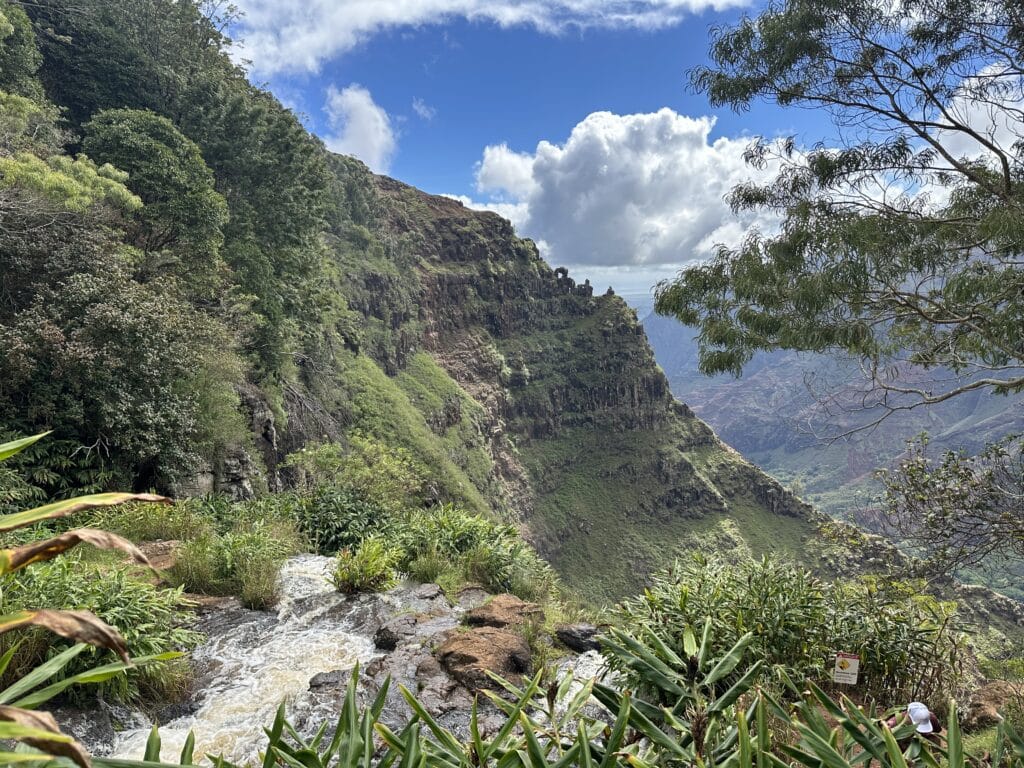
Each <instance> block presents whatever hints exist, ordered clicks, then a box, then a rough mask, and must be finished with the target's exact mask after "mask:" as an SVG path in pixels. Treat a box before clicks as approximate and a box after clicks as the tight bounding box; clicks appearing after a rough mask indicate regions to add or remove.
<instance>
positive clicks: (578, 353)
mask: <svg viewBox="0 0 1024 768" xmlns="http://www.w3.org/2000/svg"><path fill="white" fill-rule="evenodd" d="M334 170H335V173H336V174H337V176H338V180H339V188H343V189H344V190H346V192H345V195H344V197H343V205H341V206H340V211H341V217H340V220H339V222H338V224H337V226H336V227H335V228H334V229H333V231H332V233H331V234H330V235H329V237H328V242H327V246H328V248H330V249H331V253H332V257H333V259H334V260H335V263H336V264H337V267H338V269H339V270H341V272H342V273H343V274H344V275H345V277H346V281H345V284H346V286H347V288H346V292H345V296H344V299H345V301H346V304H347V307H348V313H349V314H348V315H347V319H346V322H347V323H348V325H349V326H350V328H351V332H350V333H348V335H347V336H346V337H345V338H346V341H345V344H344V348H340V349H337V350H336V351H335V355H334V360H335V367H334V368H333V369H331V370H324V369H322V368H319V369H315V370H314V369H312V368H309V367H303V366H302V365H301V363H300V369H301V370H300V375H299V382H300V384H299V385H297V386H295V387H292V388H290V389H289V391H286V392H285V393H284V410H285V412H286V419H281V420H280V421H281V423H278V424H276V425H274V424H272V425H268V424H266V423H263V422H265V421H266V419H265V415H266V409H260V408H256V407H253V408H252V410H253V412H254V414H256V416H257V420H259V421H261V423H262V426H261V429H260V433H261V435H262V436H263V438H264V440H263V442H264V449H265V450H264V453H265V458H267V459H268V464H269V465H270V466H271V467H272V466H273V464H274V461H275V455H276V456H277V457H280V456H283V455H284V454H286V453H287V452H288V451H290V450H293V449H294V448H295V447H297V446H299V445H301V444H303V443H305V442H307V441H309V440H313V439H321V438H322V437H324V436H326V437H329V438H334V437H338V436H341V435H344V434H345V433H347V432H351V431H353V430H359V431H363V432H369V433H371V434H375V435H377V436H379V437H382V438H385V439H389V440H394V441H397V442H398V443H399V444H401V445H403V446H405V447H406V448H408V449H409V450H410V451H412V452H413V453H414V454H415V455H416V456H417V457H419V458H420V459H421V460H422V461H423V462H424V463H426V464H427V465H428V466H429V467H431V469H432V470H433V472H434V474H435V475H436V476H437V478H438V481H437V486H438V487H437V489H436V492H437V496H438V498H440V499H445V498H450V499H454V500H457V501H459V502H461V503H464V504H466V505H467V506H470V507H472V508H476V509H482V510H490V511H492V512H494V513H496V514H499V515H501V516H503V517H505V518H506V519H509V520H513V521H515V522H516V523H517V524H519V525H520V526H521V527H522V528H523V530H524V532H525V533H526V534H527V536H528V538H529V539H530V540H531V541H532V542H533V543H534V544H535V545H536V546H537V547H538V549H539V550H540V551H541V552H542V553H543V554H544V555H545V556H546V557H547V558H548V559H549V560H550V561H551V562H552V563H553V564H554V565H555V566H556V568H558V570H559V571H560V572H561V573H562V575H563V576H564V577H565V579H566V580H567V582H568V583H569V584H570V585H571V586H572V587H573V588H575V589H578V590H579V591H580V593H581V594H582V595H584V596H585V597H587V598H588V599H590V600H593V601H606V600H611V599H614V598H617V597H620V596H623V595H625V594H627V593H630V592H633V591H635V590H637V589H638V588H640V587H641V586H642V583H643V579H644V576H645V575H646V574H647V573H648V572H649V571H650V570H651V569H653V568H656V567H658V566H661V565H664V564H666V563H668V562H670V561H671V559H672V558H673V557H675V556H676V555H678V554H680V553H681V552H682V551H684V550H686V549H691V548H694V547H699V546H701V545H702V543H701V538H702V537H707V536H714V535H715V532H716V531H717V529H718V528H719V527H720V526H721V524H722V523H723V522H725V521H734V522H735V527H736V529H737V530H739V531H740V535H741V536H742V538H743V541H744V543H745V545H746V546H748V547H749V548H750V550H751V551H752V552H754V553H760V552H764V551H767V550H778V551H782V552H786V553H790V554H793V555H797V556H800V555H801V552H802V549H803V547H804V544H805V542H806V541H807V540H808V537H810V536H812V535H813V529H814V515H813V513H812V511H811V510H810V508H809V507H808V506H806V505H804V504H803V503H801V502H800V501H799V500H797V499H796V498H794V497H793V496H792V495H791V494H789V493H788V492H787V491H785V490H784V489H783V488H782V487H781V486H780V485H779V484H778V483H776V482H775V481H774V480H772V479H771V478H769V477H768V476H767V475H765V474H763V473H762V472H760V471H759V470H757V469H756V468H755V467H753V466H752V465H750V464H748V463H747V462H745V461H744V460H743V459H742V458H741V457H740V456H739V454H737V453H736V452H735V451H733V450H731V449H730V448H729V447H727V446H726V445H724V444H723V443H722V442H721V441H720V440H718V438H717V437H716V436H715V434H714V433H713V432H712V430H711V429H710V428H709V427H708V426H707V425H706V424H704V423H703V422H702V421H700V420H699V419H698V418H696V417H695V416H694V415H693V413H692V412H691V411H690V409H689V408H687V406H685V405H684V404H682V403H680V402H678V401H676V400H675V399H674V398H673V396H672V394H671V392H670V391H669V386H668V382H667V380H666V378H665V376H664V374H663V373H662V371H661V369H660V368H659V367H658V366H657V364H656V363H655V360H654V356H653V353H652V351H651V348H650V346H649V345H648V343H647V339H646V337H645V335H644V331H643V328H642V327H641V325H640V324H639V322H638V321H637V317H636V314H635V313H634V312H633V310H631V309H630V308H629V307H628V306H627V305H626V304H625V303H624V302H623V301H622V300H621V299H620V298H619V297H617V296H615V295H614V294H613V293H612V292H611V291H608V292H607V293H604V294H601V293H595V291H594V290H593V288H592V286H590V285H589V284H588V283H583V284H582V285H578V284H577V283H576V282H575V281H574V280H573V278H572V277H571V276H569V275H568V274H567V272H566V271H565V270H564V269H552V268H551V267H550V266H549V265H548V264H546V263H545V262H544V260H543V259H541V258H540V256H539V254H538V252H537V249H536V247H535V246H534V244H533V243H532V242H530V241H529V240H523V239H520V238H518V237H516V236H515V234H514V232H513V230H512V226H511V225H510V224H509V223H508V222H507V221H505V220H504V219H502V218H500V217H499V216H497V215H495V214H493V213H488V212H478V211H472V210H469V209H467V208H465V207H463V206H462V205H461V204H460V203H458V202H456V201H454V200H450V199H448V198H444V197H435V196H430V195H427V194H424V193H422V192H419V191H418V190H415V189H413V188H411V187H408V186H406V185H404V184H401V183H399V182H397V181H394V180H392V179H388V178H383V177H376V176H373V175H371V174H370V173H369V172H368V171H366V169H365V168H363V167H362V166H361V165H359V164H358V163H356V162H355V161H351V160H348V159H343V158H335V159H334ZM267 435H273V436H274V440H275V443H274V445H272V446H271V445H269V444H267V442H266V439H265V438H266V436H267ZM272 480H273V478H272Z"/></svg>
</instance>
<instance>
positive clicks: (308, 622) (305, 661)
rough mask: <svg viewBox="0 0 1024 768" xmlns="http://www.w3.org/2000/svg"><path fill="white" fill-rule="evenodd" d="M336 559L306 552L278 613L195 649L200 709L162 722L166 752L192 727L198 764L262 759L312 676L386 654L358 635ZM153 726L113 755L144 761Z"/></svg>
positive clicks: (296, 562)
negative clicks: (268, 732) (278, 722)
mask: <svg viewBox="0 0 1024 768" xmlns="http://www.w3.org/2000/svg"><path fill="white" fill-rule="evenodd" d="M332 564H333V560H332V559H330V558H326V557H318V556H315V555H301V556H299V557H295V558H292V559H290V560H288V561H287V563H285V565H284V567H283V568H282V569H281V575H280V579H281V582H280V585H281V588H280V593H281V595H282V598H281V602H280V603H279V604H278V606H277V610H276V614H275V613H257V612H246V619H245V620H243V621H242V622H241V623H238V624H236V625H235V626H232V627H230V628H228V629H227V630H226V631H224V632H223V633H211V634H210V636H209V637H208V639H207V640H206V641H205V642H204V643H203V644H202V645H200V646H199V647H198V648H197V649H196V650H195V651H194V653H193V659H194V660H195V662H196V668H197V669H198V670H200V674H199V678H198V680H197V681H196V682H197V686H196V688H197V690H198V691H200V693H199V694H198V698H197V699H196V701H195V702H194V706H193V711H192V712H191V713H190V714H188V715H185V716H182V717H179V718H177V719H174V720H171V721H170V722H167V723H161V724H160V737H161V740H162V744H163V749H162V753H161V754H162V757H163V758H164V759H165V760H168V759H176V758H177V757H178V755H179V754H180V751H181V748H182V746H183V744H184V743H185V739H186V738H187V737H188V734H189V732H190V731H192V732H194V733H195V739H196V744H195V757H196V762H198V758H199V757H200V756H201V755H203V754H208V755H211V756H216V755H222V756H223V757H224V758H225V759H227V760H229V761H231V762H246V761H249V760H253V759H255V758H256V756H257V753H258V751H259V749H260V748H261V747H263V746H264V745H265V742H266V737H265V735H264V733H263V728H264V727H265V726H269V725H270V723H271V722H272V720H273V718H274V715H275V713H276V711H277V708H278V706H279V705H280V704H281V701H282V700H287V701H288V702H289V709H292V708H293V707H301V705H302V699H303V697H305V696H307V695H308V694H307V692H308V689H309V681H310V678H312V677H313V676H314V675H316V674H317V673H320V672H330V671H334V670H347V669H350V668H351V667H352V666H353V665H355V664H356V663H357V662H359V663H361V664H365V663H366V662H368V661H370V660H372V659H374V658H375V657H377V656H379V655H380V653H379V652H378V651H377V650H376V649H375V648H374V645H373V640H372V638H371V637H370V636H369V635H367V634H365V633H359V632H358V631H357V628H358V623H359V622H358V618H356V617H355V616H353V611H352V606H353V600H352V598H346V597H345V596H343V595H340V594H339V593H338V592H337V591H335V589H334V588H333V587H332V586H331V584H330V582H329V580H328V575H329V573H330V569H331V566H332ZM150 727H151V725H150V724H146V725H145V726H138V727H135V728H132V729H131V730H127V731H123V732H122V733H121V734H119V737H118V740H117V742H116V743H115V745H114V750H113V754H112V756H113V757H121V758H131V759H141V758H142V755H143V753H144V751H145V745H146V739H147V737H148V736H149V730H150Z"/></svg>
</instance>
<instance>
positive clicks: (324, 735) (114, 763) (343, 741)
mask: <svg viewBox="0 0 1024 768" xmlns="http://www.w3.org/2000/svg"><path fill="white" fill-rule="evenodd" d="M691 640H692V642H693V643H694V644H695V645H696V641H695V640H693V639H692V635H691ZM710 647H711V643H710V641H709V640H708V638H707V635H706V634H705V635H704V636H703V638H702V641H701V643H700V646H699V648H696V649H695V653H694V656H695V657H699V660H698V661H697V662H696V664H691V663H688V662H684V663H683V669H684V670H685V672H684V674H682V675H680V676H672V675H664V674H662V671H663V669H662V667H661V665H660V664H659V663H658V662H657V660H651V659H647V660H644V659H641V658H637V659H636V663H637V664H638V665H640V666H642V665H644V664H647V663H651V664H652V666H651V667H649V669H648V672H649V673H650V674H651V676H652V677H653V676H656V675H661V686H662V688H661V692H662V693H667V692H669V691H670V690H675V694H674V696H672V697H670V698H669V699H668V700H667V703H666V704H664V705H661V706H659V705H657V704H656V703H655V702H653V701H650V700H645V699H644V698H642V697H640V696H634V695H632V694H631V693H629V692H628V691H617V690H615V689H613V688H610V687H608V686H606V685H604V684H601V683H597V682H595V681H594V680H574V679H573V678H572V676H571V675H566V676H565V677H563V678H562V679H561V680H560V681H558V682H557V683H555V684H553V685H552V686H551V687H550V688H548V689H547V690H545V689H543V688H542V687H541V684H540V679H541V678H540V675H538V676H537V677H535V678H534V679H532V680H529V681H526V682H525V684H524V685H522V686H519V685H515V684H513V683H510V682H508V681H504V680H501V679H499V678H494V679H495V681H496V683H497V684H498V685H499V686H500V687H501V688H503V689H504V690H503V694H504V695H498V694H496V693H492V692H490V691H485V692H484V695H485V696H486V697H487V698H488V699H489V700H490V701H491V702H493V704H494V705H495V706H496V707H497V708H498V709H500V710H501V712H502V713H503V715H504V722H503V725H502V726H501V727H500V728H499V729H498V730H497V731H496V732H493V733H485V732H483V730H482V728H481V727H480V723H479V721H478V718H477V706H476V705H474V707H473V710H472V712H471V717H470V740H469V741H468V742H463V741H461V740H460V739H459V738H458V737H456V736H455V735H454V734H453V733H451V732H450V731H449V730H447V729H445V728H444V727H443V726H441V725H440V724H439V723H438V722H437V721H436V720H435V719H434V718H433V717H432V716H431V715H430V713H429V712H428V711H427V709H426V708H425V707H424V706H423V705H422V704H421V703H420V702H419V701H418V700H417V699H416V696H415V695H414V694H413V693H411V692H410V691H408V690H406V689H405V688H402V695H403V697H404V698H405V700H406V702H407V704H408V705H409V707H410V709H411V711H412V713H413V717H412V719H411V720H410V722H409V723H408V724H407V725H406V726H405V727H404V728H403V729H402V730H401V731H400V732H397V733H396V732H395V731H393V730H392V729H391V728H389V727H388V726H386V725H384V724H383V723H382V722H380V716H381V713H382V711H383V708H384V703H385V700H386V696H387V691H388V683H385V685H384V686H383V687H382V689H381V691H380V692H379V693H378V695H377V697H376V698H375V700H374V701H373V702H372V703H371V704H370V705H369V706H368V707H360V706H359V703H358V702H359V699H358V694H357V690H358V689H357V683H358V679H357V678H358V670H356V671H354V672H353V674H352V676H351V678H350V681H349V685H348V690H347V692H346V696H345V699H344V703H343V704H342V706H341V708H340V715H339V717H338V720H337V722H336V723H335V724H334V728H333V730H332V729H330V723H327V722H325V723H324V724H323V725H322V726H321V727H320V729H319V730H318V731H317V732H316V733H315V734H313V735H312V736H309V735H303V734H301V733H300V732H298V731H297V730H296V729H295V727H294V726H293V725H292V724H291V723H290V722H289V721H288V720H287V718H286V717H285V707H284V705H283V704H282V706H281V708H280V709H279V710H278V714H277V717H276V718H275V720H274V722H273V724H272V725H271V726H270V727H269V728H267V729H266V735H267V741H266V745H265V747H264V748H263V749H262V750H261V751H262V753H263V754H264V755H265V758H264V760H263V766H264V768H272V766H274V765H275V764H277V765H287V766H292V767H293V768H299V766H302V767H303V768H328V767H329V766H339V767H342V766H344V767H349V766H360V767H361V768H393V767H395V766H397V767H398V768H485V767H489V768H677V767H678V768H683V766H687V767H693V768H755V766H756V768H856V767H857V766H864V765H867V764H868V763H869V762H872V761H876V762H877V764H878V765H879V766H880V768H908V766H909V765H912V764H916V765H919V766H924V767H925V768H939V766H940V765H944V766H946V768H967V766H980V765H982V764H983V762H985V761H983V760H982V759H981V756H972V755H968V754H967V753H966V752H965V751H964V748H963V738H962V734H961V731H960V728H959V725H958V724H957V721H956V710H955V705H952V706H951V717H950V723H949V728H948V737H947V741H946V744H945V745H944V746H941V747H940V746H936V745H933V744H930V743H929V742H926V741H924V740H922V739H921V738H920V737H919V736H917V735H915V734H916V732H915V731H914V728H913V726H912V725H910V724H909V723H899V724H897V726H896V728H894V729H890V728H889V727H888V726H887V725H885V724H884V723H883V721H882V720H881V719H878V718H875V717H872V716H870V715H869V714H865V713H864V712H863V711H862V710H860V709H859V708H858V707H857V705H856V704H854V703H853V702H852V701H850V700H849V699H847V698H845V697H843V698H842V699H841V700H840V701H835V700H833V699H832V698H830V697H829V696H828V695H827V694H825V693H824V692H823V691H822V690H821V689H819V688H817V687H816V686H814V685H813V684H811V686H810V690H808V691H806V692H804V694H803V696H802V697H800V698H799V700H798V701H797V703H796V704H795V705H794V706H793V708H792V709H787V708H786V707H784V706H783V705H782V704H781V703H779V701H777V700H776V699H774V698H773V697H771V696H769V695H768V694H766V693H764V692H760V691H752V690H751V689H750V683H751V680H752V677H753V676H752V675H751V674H741V675H739V676H738V680H737V682H735V683H734V684H733V685H732V686H730V687H729V688H728V690H727V692H726V693H724V694H721V695H719V694H716V691H717V690H719V688H718V687H717V686H716V685H715V680H718V681H721V680H724V679H726V678H728V677H729V676H730V675H733V677H734V679H735V678H736V675H735V674H734V673H736V671H737V666H738V665H739V664H740V663H741V662H742V660H743V647H744V646H743V643H741V644H739V645H738V646H734V647H733V649H731V651H730V652H729V653H728V654H726V655H725V656H722V657H715V656H713V655H711V654H710V653H708V652H707V649H709V648H710ZM626 653H629V652H628V651H626ZM680 661H682V660H680ZM694 667H696V668H694ZM748 672H749V670H748ZM698 678H699V680H700V682H699V683H697V681H698ZM695 683H697V686H696V688H693V687H692V686H693V685H694V684H695ZM698 689H699V690H698ZM593 697H596V698H597V699H598V700H599V701H600V702H601V704H603V705H604V709H600V710H595V708H594V707H593V706H588V705H591V704H592V703H593ZM740 697H743V698H744V701H745V703H744V704H743V705H740V704H739V703H738V700H739V699H740ZM193 744H194V740H193V739H189V740H188V742H187V743H186V745H185V748H184V750H183V751H182V753H181V755H180V756H179V758H178V760H179V763H169V764H166V765H179V764H181V765H192V764H194V763H195V760H196V755H194V751H193ZM145 759H146V761H147V762H146V763H136V762H133V761H125V760H107V759H103V758H97V759H95V760H94V762H95V763H96V764H97V765H98V766H101V767H102V768H134V767H135V766H138V768H142V766H143V765H148V766H153V765H154V764H155V763H157V761H159V759H160V739H159V733H158V732H157V731H156V730H154V732H153V735H152V736H151V738H150V740H149V744H148V746H147V749H146V754H145ZM209 759H210V760H211V761H212V762H213V763H214V764H215V765H218V766H223V768H235V766H234V765H233V764H231V763H229V762H227V761H224V760H222V759H219V758H216V759H215V758H213V757H209ZM987 764H990V765H991V766H993V767H994V768H1022V766H1024V738H1022V737H1021V735H1020V734H1018V733H1017V732H1016V731H1015V730H1014V729H1013V728H1012V727H1010V726H1007V725H1003V726H1001V727H1000V729H999V733H998V739H997V747H996V751H995V752H993V754H992V755H991V756H989V761H988V762H987Z"/></svg>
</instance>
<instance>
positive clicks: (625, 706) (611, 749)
mask: <svg viewBox="0 0 1024 768" xmlns="http://www.w3.org/2000/svg"><path fill="white" fill-rule="evenodd" d="M629 708H630V707H629V697H628V696H623V697H622V701H620V702H619V706H618V710H617V713H616V715H615V724H614V725H613V726H612V732H611V734H610V735H609V736H608V740H607V741H606V742H605V753H604V757H603V758H602V759H601V766H600V768H612V766H614V765H615V753H616V752H618V751H619V749H621V748H622V742H623V741H624V740H625V738H626V727H627V726H628V725H629Z"/></svg>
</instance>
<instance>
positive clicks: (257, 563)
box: [171, 517, 300, 609]
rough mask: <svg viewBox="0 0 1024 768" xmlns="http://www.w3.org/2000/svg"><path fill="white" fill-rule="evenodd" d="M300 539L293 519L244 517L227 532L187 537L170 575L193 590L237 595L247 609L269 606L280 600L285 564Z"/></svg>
mask: <svg viewBox="0 0 1024 768" xmlns="http://www.w3.org/2000/svg"><path fill="white" fill-rule="evenodd" d="M299 543H300V539H299V536H298V534H297V533H296V531H295V528H294V525H292V524H291V523H288V522H284V521H280V520H247V519H245V518H244V517H243V518H242V519H240V520H239V521H238V522H237V523H236V525H235V527H234V528H233V529H232V530H230V531H228V532H227V533H223V534H219V533H216V532H215V531H212V530H208V531H205V532H203V533H202V534H200V535H199V536H197V537H196V538H194V539H192V540H190V541H187V542H185V544H183V545H182V546H181V547H180V548H179V549H178V552H177V558H176V561H175V564H174V566H173V567H172V568H171V577H172V579H173V580H174V581H175V582H176V583H178V584H180V585H181V586H183V587H184V588H185V589H186V590H187V591H189V592H196V593H199V594H206V595H238V596H239V597H240V598H241V600H242V603H243V604H244V605H246V606H247V607H249V608H258V609H265V608H269V607H270V606H272V605H273V604H274V603H275V602H276V601H277V574H278V572H279V571H280V569H281V564H282V563H283V562H284V560H285V559H286V558H287V557H289V556H290V555H293V554H295V553H296V552H297V551H298V550H299V548H300V547H299Z"/></svg>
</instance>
